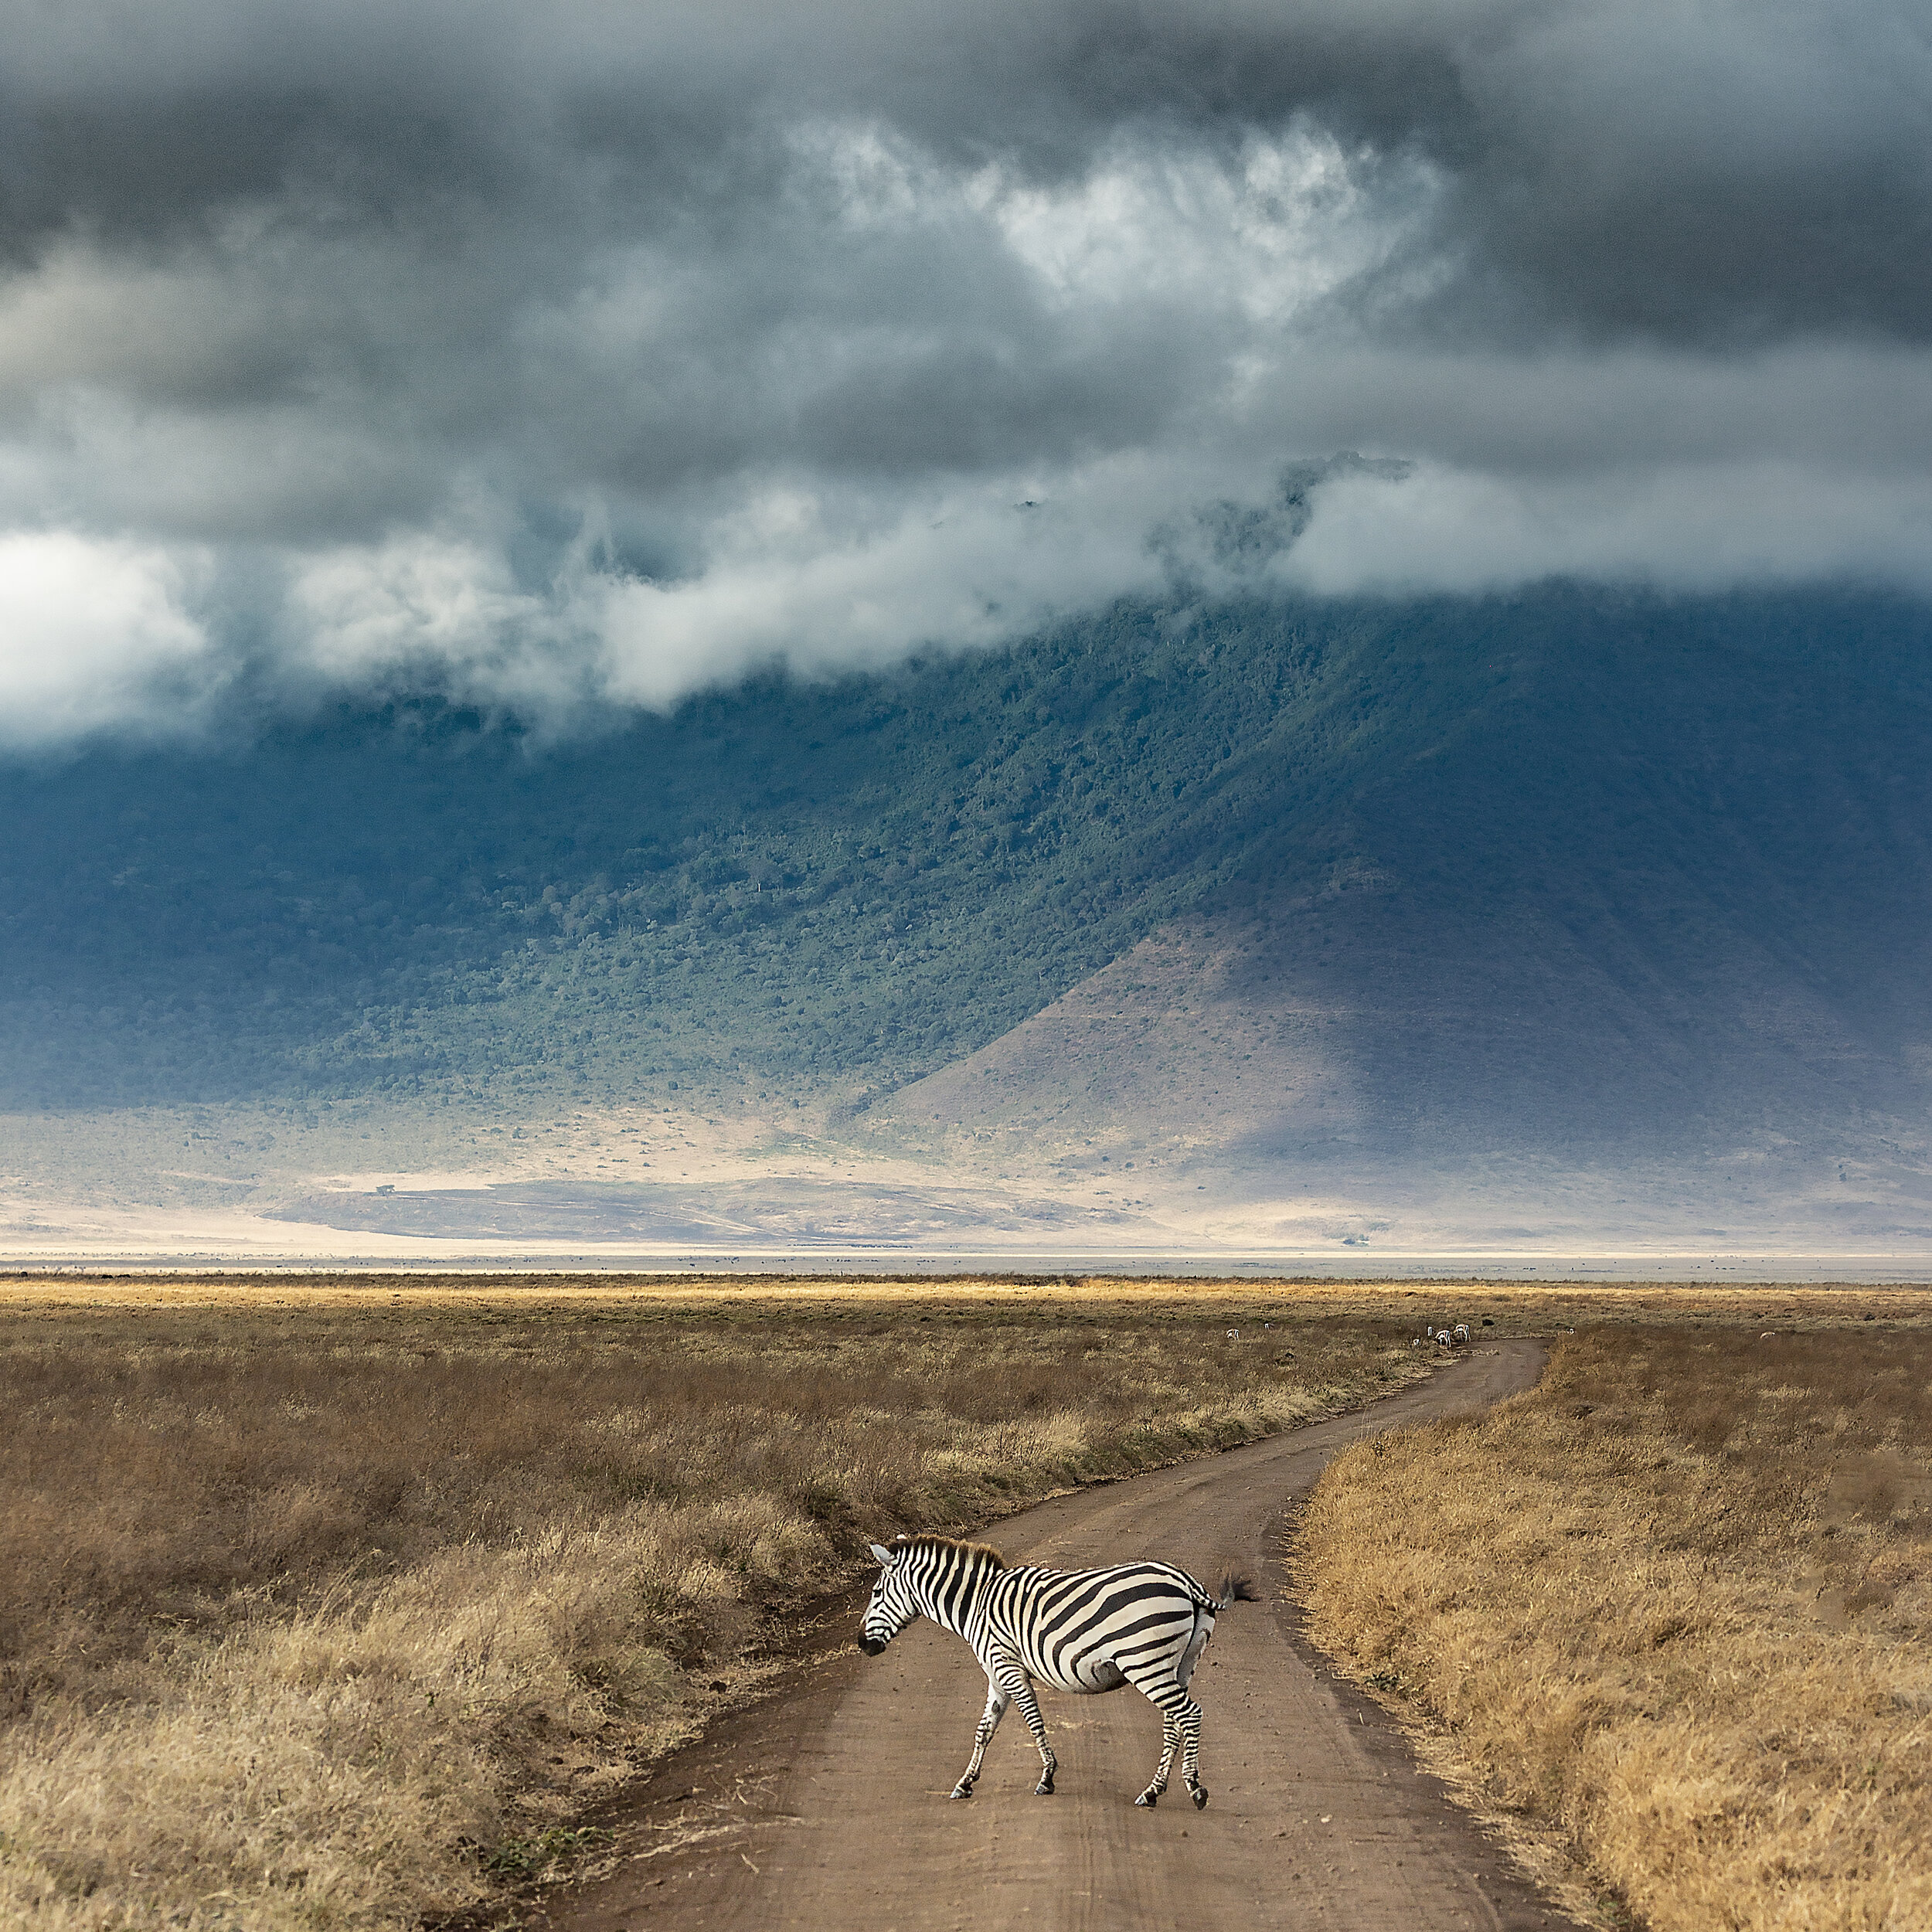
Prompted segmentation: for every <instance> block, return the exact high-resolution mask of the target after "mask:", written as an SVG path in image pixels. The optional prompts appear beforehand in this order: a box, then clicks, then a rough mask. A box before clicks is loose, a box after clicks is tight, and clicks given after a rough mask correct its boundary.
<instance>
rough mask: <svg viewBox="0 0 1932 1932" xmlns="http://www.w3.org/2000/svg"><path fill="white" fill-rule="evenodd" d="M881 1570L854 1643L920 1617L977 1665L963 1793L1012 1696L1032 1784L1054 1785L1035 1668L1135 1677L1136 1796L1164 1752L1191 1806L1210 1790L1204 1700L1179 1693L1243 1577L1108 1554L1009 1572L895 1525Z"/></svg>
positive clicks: (876, 1638)
mask: <svg viewBox="0 0 1932 1932" xmlns="http://www.w3.org/2000/svg"><path fill="white" fill-rule="evenodd" d="M871 1548H872V1555H873V1556H876V1558H877V1559H878V1560H879V1580H878V1582H877V1583H875V1584H874V1585H873V1586H872V1600H871V1601H870V1602H869V1603H868V1604H866V1615H865V1620H864V1621H863V1623H862V1625H861V1627H860V1631H861V1634H860V1637H859V1648H860V1649H861V1650H862V1651H864V1652H865V1653H866V1655H867V1656H868V1657H876V1656H877V1655H879V1652H880V1651H882V1650H883V1649H884V1648H886V1645H888V1644H889V1643H890V1642H891V1641H892V1640H893V1638H895V1637H896V1636H897V1635H898V1634H899V1633H900V1631H902V1630H903V1629H904V1628H906V1625H907V1624H910V1623H911V1622H912V1621H913V1619H914V1618H915V1617H920V1616H925V1617H930V1618H931V1619H932V1620H933V1621H934V1623H936V1624H938V1625H940V1628H942V1629H945V1630H950V1631H953V1632H954V1634H955V1635H957V1636H960V1637H963V1638H965V1640H966V1641H967V1642H968V1644H970V1645H971V1646H972V1649H973V1655H975V1656H976V1657H977V1658H978V1659H979V1662H980V1667H981V1668H982V1669H983V1670H984V1671H985V1673H986V1709H985V1713H983V1714H982V1715H981V1718H980V1720H979V1728H978V1730H977V1731H976V1732H975V1733H974V1735H973V1755H972V1760H971V1762H970V1763H969V1764H968V1765H967V1767H966V1770H965V1773H964V1775H963V1776H962V1777H961V1779H960V1781H959V1782H958V1783H957V1784H956V1785H954V1787H953V1792H952V1795H953V1796H954V1798H971V1796H972V1794H973V1786H974V1784H975V1782H976V1781H977V1780H978V1777H979V1768H980V1766H981V1764H982V1763H983V1762H984V1761H985V1757H986V1747H987V1744H988V1742H989V1741H990V1740H991V1739H992V1735H993V1733H994V1732H995V1731H996V1730H998V1728H999V1720H1000V1719H1001V1718H1002V1717H1003V1716H1005V1713H1006V1706H1008V1705H1009V1703H1013V1704H1017V1705H1018V1706H1019V1709H1020V1715H1021V1716H1022V1717H1024V1718H1025V1719H1026V1724H1027V1728H1028V1729H1029V1730H1030V1731H1032V1733H1033V1742H1034V1743H1036V1745H1038V1746H1039V1755H1040V1780H1039V1784H1037V1785H1036V1786H1035V1787H1034V1792H1035V1794H1036V1796H1038V1797H1041V1798H1046V1797H1048V1796H1050V1795H1051V1794H1052V1792H1053V1773H1054V1770H1055V1769H1056V1767H1057V1765H1058V1763H1059V1760H1057V1759H1056V1757H1054V1755H1053V1750H1052V1748H1051V1747H1050V1746H1049V1744H1048V1743H1047V1742H1046V1720H1045V1719H1043V1717H1042V1716H1040V1710H1039V1702H1038V1701H1037V1700H1036V1699H1035V1697H1034V1696H1033V1684H1034V1681H1035V1680H1036V1679H1038V1681H1039V1682H1041V1683H1043V1684H1050V1685H1052V1686H1053V1688H1054V1689H1056V1690H1064V1691H1073V1692H1076V1693H1077V1694H1079V1695H1082V1696H1094V1695H1097V1694H1098V1693H1099V1692H1103V1691H1111V1690H1118V1689H1120V1688H1121V1685H1124V1684H1131V1685H1133V1686H1134V1689H1136V1690H1138V1692H1141V1695H1142V1696H1144V1697H1145V1698H1146V1699H1147V1700H1148V1702H1150V1703H1151V1704H1152V1705H1153V1706H1154V1707H1155V1709H1156V1710H1158V1712H1159V1713H1161V1762H1160V1765H1159V1767H1158V1769H1157V1770H1155V1774H1154V1777H1153V1779H1152V1781H1151V1782H1150V1783H1149V1784H1148V1787H1147V1789H1146V1790H1145V1791H1143V1792H1141V1794H1140V1796H1139V1797H1138V1798H1136V1799H1135V1800H1134V1803H1135V1804H1145V1805H1152V1804H1156V1803H1157V1802H1158V1801H1159V1799H1160V1796H1161V1794H1162V1792H1163V1791H1165V1790H1166V1789H1167V1781H1168V1773H1169V1772H1170V1771H1172V1770H1173V1768H1174V1754H1175V1751H1176V1750H1179V1749H1182V1747H1183V1746H1185V1750H1182V1759H1181V1776H1182V1781H1184V1782H1185V1784H1186V1786H1187V1790H1188V1795H1189V1797H1190V1798H1192V1799H1193V1801H1194V1804H1195V1808H1196V1810H1197V1811H1198V1810H1199V1809H1200V1808H1202V1806H1204V1805H1205V1804H1206V1803H1207V1801H1208V1794H1207V1792H1206V1790H1205V1789H1204V1788H1203V1787H1202V1784H1201V1779H1200V1754H1201V1707H1200V1706H1199V1704H1197V1703H1196V1702H1195V1701H1194V1699H1192V1697H1190V1696H1189V1695H1188V1684H1189V1680H1190V1679H1192V1676H1193V1675H1194V1668H1195V1666H1196V1665H1197V1664H1198V1663H1199V1662H1200V1661H1201V1653H1202V1651H1203V1650H1205V1649H1206V1648H1207V1641H1208V1639H1209V1637H1211V1636H1212V1635H1213V1634H1214V1620H1215V1617H1216V1615H1217V1614H1219V1612H1220V1611H1224V1610H1226V1609H1228V1608H1230V1607H1231V1606H1232V1605H1233V1604H1237V1603H1253V1602H1254V1601H1255V1600H1256V1597H1255V1590H1254V1587H1253V1584H1252V1583H1250V1582H1249V1581H1248V1580H1247V1578H1246V1577H1234V1576H1229V1577H1224V1578H1223V1580H1222V1583H1221V1592H1220V1594H1219V1596H1218V1597H1216V1596H1210V1595H1209V1594H1208V1592H1207V1590H1206V1589H1205V1588H1203V1587H1202V1585H1201V1584H1199V1583H1196V1581H1195V1580H1194V1579H1193V1578H1192V1577H1190V1576H1189V1574H1188V1573H1187V1572H1186V1571H1185V1570H1176V1569H1175V1567H1174V1566H1172V1564H1171V1563H1117V1564H1115V1565H1114V1566H1112V1567H1111V1568H1110V1569H1107V1570H1043V1569H1040V1568H1039V1567H1036V1566H1033V1565H1031V1564H1029V1565H1026V1566H1022V1567H1020V1568H1018V1569H1013V1570H1009V1569H1008V1568H1007V1566H1006V1560H1005V1558H1004V1557H1003V1556H1001V1554H1000V1553H999V1552H998V1550H997V1549H991V1548H989V1547H988V1546H987V1545H986V1544H985V1543H957V1542H955V1541H954V1539H952V1538H951V1537H950V1536H901V1537H900V1538H899V1539H897V1540H896V1542H895V1543H893V1546H892V1547H891V1548H890V1549H887V1548H886V1546H884V1545H883V1544H882V1543H874V1544H872V1546H871Z"/></svg>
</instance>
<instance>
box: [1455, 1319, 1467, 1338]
mask: <svg viewBox="0 0 1932 1932" xmlns="http://www.w3.org/2000/svg"><path fill="white" fill-rule="evenodd" d="M1456 1339H1457V1341H1458V1342H1467V1341H1468V1339H1469V1324H1468V1322H1466V1321H1458V1323H1457V1324H1456Z"/></svg>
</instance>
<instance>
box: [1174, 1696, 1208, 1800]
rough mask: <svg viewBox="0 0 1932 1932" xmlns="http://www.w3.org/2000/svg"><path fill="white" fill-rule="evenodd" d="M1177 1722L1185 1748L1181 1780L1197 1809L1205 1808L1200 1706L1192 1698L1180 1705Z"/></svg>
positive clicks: (1205, 1789)
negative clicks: (1202, 1778)
mask: <svg viewBox="0 0 1932 1932" xmlns="http://www.w3.org/2000/svg"><path fill="white" fill-rule="evenodd" d="M1179 1724H1180V1727H1181V1736H1182V1742H1183V1744H1184V1747H1185V1748H1184V1749H1183V1750H1182V1753H1181V1782H1182V1784H1185V1786H1186V1787H1187V1794H1188V1796H1189V1798H1192V1799H1193V1801H1194V1808H1195V1809H1196V1811H1202V1810H1205V1809H1206V1805H1207V1801H1208V1794H1207V1787H1206V1785H1205V1784H1202V1782H1201V1707H1200V1706H1199V1704H1197V1703H1196V1702H1195V1701H1194V1699H1192V1698H1191V1697H1190V1698H1189V1699H1187V1701H1186V1702H1185V1703H1184V1704H1183V1705H1182V1706H1181V1709H1180V1713H1179Z"/></svg>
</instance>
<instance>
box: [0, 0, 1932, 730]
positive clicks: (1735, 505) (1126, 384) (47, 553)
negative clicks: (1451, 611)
mask: <svg viewBox="0 0 1932 1932" xmlns="http://www.w3.org/2000/svg"><path fill="white" fill-rule="evenodd" d="M1929 132H1932V12H1928V10H1927V8H1926V7H1925V6H1924V5H1922V4H1920V5H1903V4H1893V3H1892V0H1833V3H1832V4H1830V5H1826V4H1823V3H1822V0H1747V3H1745V4H1737V5H1727V4H1699V0H1614V3H1613V0H1566V3H1565V4H1560V5H1559V4H1544V3H1543V0H1440V3H1439V4H1435V5H1422V4H1410V5H1405V4H1403V0H1383V3H1382V4H1377V5H1370V4H1359V5H1346V4H1337V3H1336V0H1311V3H1310V4H1304V5H1292V4H1277V5H1258V4H1229V5H1213V4H1211V0H1186V3H1185V4H1177V5H1166V4H1148V5H1138V6H1128V5H1107V4H1104V3H1103V0H1094V4H1089V5H1074V4H1056V0H1026V4H1023V5H1022V4H1011V5H1009V4H1005V0H978V3H977V4H976V3H975V0H947V4H946V5H939V6H936V5H931V4H930V0H928V3H927V4H923V5H917V6H914V5H893V4H886V3H885V0H876V3H874V4H860V3H859V0H853V3H852V4H846V5H816V4H813V0H785V3H784V4H783V5H772V6H770V7H760V6H750V5H730V4H728V3H720V0H711V3H709V4H705V5H689V6H685V5H651V4H648V3H647V4H643V5H639V4H636V3H635V0H628V3H627V4H621V5H620V4H610V5H597V4H590V3H589V0H547V3H546V4H541V5H539V4H532V0H513V3H512V0H505V3H504V4H495V3H494V0H462V3H461V4H444V0H412V4H411V5H409V6H407V7H401V8H399V7H397V6H396V5H393V3H392V0H385V3H384V4H381V5H378V4H374V0H371V3H370V4H367V5H357V4H346V3H345V0H311V4H308V5H304V7H301V8H299V9H298V8H294V7H291V6H290V5H288V4H287V0H260V3H259V4H255V3H253V0H203V3H202V4H182V3H181V0H138V4H137V3H136V0H128V4H125V5H105V4H98V3H90V0H66V3H65V4H63V5H53V4H52V3H51V0H33V3H32V4H29V5H25V6H22V7H19V8H16V9H15V10H14V13H13V17H12V20H11V22H10V24H9V44H8V46H7V49H6V52H5V66H4V69H3V70H0V720H3V721H4V724H3V726H0V728H3V729H4V732H5V735H6V736H8V737H9V738H10V739H11V740H12V741H13V742H15V743H46V742H58V741H61V740H66V739H71V738H74V737H79V736H86V735H87V734H89V733H94V732H97V731H99V730H104V729H105V730H154V729H159V730H170V729H175V728H181V727H192V726H193V725H194V723H196V720H198V719H202V718H204V717H206V716H210V715H214V714H216V713H219V710H220V708H221V706H222V705H223V702H224V700H225V699H226V698H230V697H232V696H233V694H234V693H235V692H237V691H241V690H247V691H248V692H251V693H255V694H260V693H261V692H265V691H266V692H278V691H279V692H286V693H287V694H290V695H291V696H298V697H299V696H301V695H302V694H305V693H314V692H320V691H325V690H328V689H342V688H349V689H359V688H369V687H382V686H393V685H398V684H403V685H408V684H416V685H424V686H440V687H442V688H445V689H453V690H455V691H458V692H464V693H467V694H470V695H474V696H479V697H482V698H485V699H495V700H501V701H507V702H510V703H512V704H514V705H516V706H520V707H522V709H526V711H530V712H532V713H536V712H549V713H556V711H557V710H558V709H560V708H564V709H567V708H568V707H569V706H570V705H572V704H573V703H578V702H592V703H596V702H605V701H611V700H614V701H617V702H645V703H662V702H665V701H667V700H668V699H672V698H675V696H678V695H679V694H680V693H681V692H684V691H685V690H688V689H691V688H692V686H693V685H696V684H698V683H701V682H706V681H707V680H709V679H715V678H718V677H721V676H729V675H734V674H735V673H736V672H738V671H740V670H742V669H743V668H746V667H747V666H748V665H753V664H755V663H758V662H764V661H766V660H768V659H770V658H772V657H773V656H774V655H784V656H786V657H787V658H790V659H791V662H794V664H797V665H801V666H802V667H808V668H809V667H813V666H818V665H829V664H846V663H855V662H859V663H864V662H881V661H883V660H886V659H888V658H890V657H892V656H893V655H896V654H898V653H900V652H903V651H906V649H908V648H913V647H916V646H917V645H920V644H922V643H925V642H939V643H942V644H954V645H964V644H971V643H975V642H984V641H994V640H997V639H999V638H1005V637H1009V636H1012V635H1014V634H1019V633H1023V632H1024V631H1026V630H1028V629H1029V628H1032V627H1034V626H1036V625H1037V624H1039V623H1041V622H1042V621H1045V620H1046V619H1048V618H1050V617H1053V616H1054V615H1056V614H1063V613H1066V612H1070V611H1077V610H1080V609H1083V608H1087V607H1092V606H1094V605H1095V604H1100V603H1102V602H1104V601H1105V600H1107V599H1110V598H1111V597H1115V596H1117V595H1121V594H1141V593H1149V592H1161V591H1163V590H1166V589H1167V588H1168V587H1171V586H1172V585H1173V584H1175V583H1177V582H1178V583H1182V584H1185V585H1189V586H1195V587H1198V588H1199V590H1200V591H1201V592H1202V594H1209V595H1212V594H1216V592H1218V591H1220V590H1226V589H1228V588H1230V587H1233V586H1236V585H1240V586H1243V587H1248V588H1253V587H1257V586H1260V587H1266V586H1267V585H1269V584H1271V583H1278V584H1281V585H1284V586H1292V587H1298V588H1301V589H1307V588H1313V589H1316V590H1334V591H1343V590H1359V589H1365V588H1366V589H1376V590H1396V591H1404V590H1440V589H1451V590H1462V589H1481V588H1484V587H1492V586H1498V585H1509V584H1512V583H1521V582H1525V581H1530V580H1536V579H1537V578H1539V577H1545V576H1548V575H1549V574H1552V573H1563V574H1569V575H1581V576H1584V577H1600V578H1604V579H1606V580H1645V581H1649V582H1652V583H1660V584H1662V585H1665V586H1668V587H1685V588H1703V587H1724V586H1728V585H1732V584H1736V583H1766V582H1772V583H1777V582H1785V581H1794V580H1804V579H1818V578H1830V577H1849V578H1852V579H1860V580H1881V581H1885V582H1889V583H1903V584H1904V585H1906V586H1908V587H1911V588H1913V589H1915V590H1932V345H1928V342H1927V335H1928V330H1932V288H1929V287H1928V285H1927V284H1928V281H1932V141H1928V138H1927V136H1928V133H1929ZM1340 452H1357V453H1359V454H1360V456H1361V457H1363V458H1364V459H1366V460H1365V461H1359V462H1356V461H1340V462H1335V461H1331V460H1330V459H1332V458H1334V457H1335V456H1336V455H1337V454H1338V453H1340ZM1284 477H1285V478H1287V481H1286V482H1285V483H1284ZM1285 498H1293V499H1294V500H1293V501H1292V502H1288V501H1284V499H1285ZM1237 529H1238V530H1239V531H1241V532H1246V533H1247V537H1248V539H1249V540H1247V541H1245V542H1243V543H1231V542H1230V541H1229V537H1230V532H1231V531H1234V530H1237Z"/></svg>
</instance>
